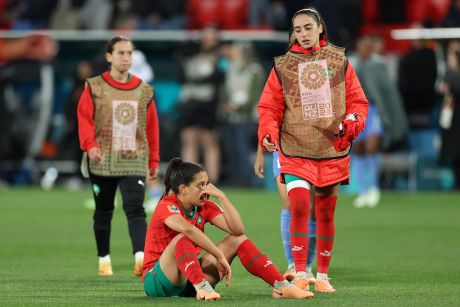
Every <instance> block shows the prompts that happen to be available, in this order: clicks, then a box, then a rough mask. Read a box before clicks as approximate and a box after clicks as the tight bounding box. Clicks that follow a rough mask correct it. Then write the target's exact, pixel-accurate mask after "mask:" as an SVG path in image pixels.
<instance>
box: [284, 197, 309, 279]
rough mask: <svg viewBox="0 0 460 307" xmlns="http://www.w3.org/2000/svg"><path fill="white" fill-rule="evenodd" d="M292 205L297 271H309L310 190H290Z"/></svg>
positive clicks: (292, 240) (293, 241) (294, 254)
mask: <svg viewBox="0 0 460 307" xmlns="http://www.w3.org/2000/svg"><path fill="white" fill-rule="evenodd" d="M288 196H289V202H290V205H291V228H290V229H291V247H292V256H293V257H294V263H295V267H296V271H297V272H306V271H307V252H308V214H309V212H310V191H309V190H308V189H305V188H293V189H292V190H290V191H289V192H288Z"/></svg>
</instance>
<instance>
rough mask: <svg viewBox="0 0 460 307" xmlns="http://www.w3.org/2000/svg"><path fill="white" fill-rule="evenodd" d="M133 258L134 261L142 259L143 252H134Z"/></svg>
mask: <svg viewBox="0 0 460 307" xmlns="http://www.w3.org/2000/svg"><path fill="white" fill-rule="evenodd" d="M134 260H135V261H136V262H138V261H141V260H144V252H135V253H134Z"/></svg>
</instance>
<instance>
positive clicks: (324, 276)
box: [316, 273, 328, 279]
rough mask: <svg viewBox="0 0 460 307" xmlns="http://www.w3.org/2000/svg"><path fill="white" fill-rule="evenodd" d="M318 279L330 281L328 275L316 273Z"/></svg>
mask: <svg viewBox="0 0 460 307" xmlns="http://www.w3.org/2000/svg"><path fill="white" fill-rule="evenodd" d="M316 279H328V277H327V274H326V273H316Z"/></svg>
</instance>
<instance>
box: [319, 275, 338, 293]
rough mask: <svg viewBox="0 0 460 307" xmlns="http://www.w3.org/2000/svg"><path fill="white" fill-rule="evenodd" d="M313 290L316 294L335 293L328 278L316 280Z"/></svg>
mask: <svg viewBox="0 0 460 307" xmlns="http://www.w3.org/2000/svg"><path fill="white" fill-rule="evenodd" d="M315 290H316V291H318V292H335V289H334V288H333V287H332V285H331V284H330V283H329V278H327V279H322V278H321V279H316V282H315Z"/></svg>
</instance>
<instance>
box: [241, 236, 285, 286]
mask: <svg viewBox="0 0 460 307" xmlns="http://www.w3.org/2000/svg"><path fill="white" fill-rule="evenodd" d="M238 257H239V258H240V261H241V263H242V264H243V266H244V267H245V268H246V270H247V271H248V272H249V273H251V274H252V275H255V276H257V277H260V278H261V279H263V280H264V281H265V282H266V283H268V284H269V285H270V286H273V285H274V284H275V281H283V280H284V277H283V275H281V273H280V272H279V271H278V269H277V268H276V266H275V265H274V264H273V263H272V262H271V261H270V259H268V257H267V256H266V255H264V254H262V253H261V252H260V250H259V249H258V248H257V247H256V246H255V245H254V243H252V241H251V240H249V239H247V240H245V241H244V242H243V243H241V244H240V246H238Z"/></svg>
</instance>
